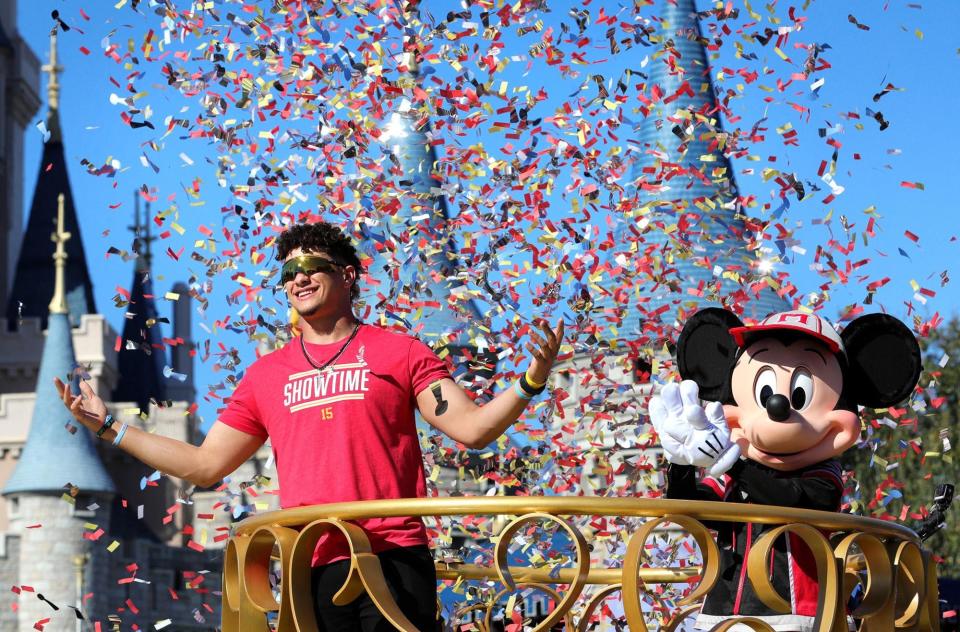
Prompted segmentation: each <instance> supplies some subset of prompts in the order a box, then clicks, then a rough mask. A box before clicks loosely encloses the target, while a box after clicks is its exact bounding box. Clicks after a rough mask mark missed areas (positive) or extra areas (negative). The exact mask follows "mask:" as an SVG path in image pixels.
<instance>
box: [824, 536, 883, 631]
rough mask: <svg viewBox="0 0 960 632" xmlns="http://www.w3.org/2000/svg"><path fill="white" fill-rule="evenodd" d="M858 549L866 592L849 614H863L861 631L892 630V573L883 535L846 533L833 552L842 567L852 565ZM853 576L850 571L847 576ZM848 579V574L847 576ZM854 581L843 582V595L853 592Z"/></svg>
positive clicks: (844, 596) (860, 616) (855, 580)
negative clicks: (881, 537) (882, 540)
mask: <svg viewBox="0 0 960 632" xmlns="http://www.w3.org/2000/svg"><path fill="white" fill-rule="evenodd" d="M855 549H856V550H858V551H859V552H858V553H857V555H859V556H861V557H860V559H861V560H862V562H863V565H864V569H863V573H864V578H863V587H864V594H863V598H862V600H861V601H860V604H859V605H858V606H857V607H856V608H855V609H854V610H853V612H851V613H850V614H851V615H852V616H854V617H856V618H862V619H863V623H861V624H860V629H859V632H883V631H889V630H892V629H893V627H894V622H893V614H894V602H893V599H891V597H892V596H893V574H892V572H891V571H892V568H891V565H890V555H889V554H888V553H887V548H886V546H884V544H883V542H881V541H880V538H877V537H875V536H872V535H870V534H869V533H862V532H856V533H851V534H848V535H845V536H843V537H842V538H841V539H840V540H839V542H838V543H837V545H836V547H835V548H834V555H835V556H836V559H837V561H838V562H839V563H840V568H841V569H847V568H850V567H851V566H852V565H853V557H854V555H855V552H854V551H855ZM849 576H851V573H850V572H847V577H849ZM845 579H846V577H845ZM853 580H854V582H856V583H860V579H859V576H857V575H853ZM852 584H853V582H850V583H848V582H846V581H845V582H844V589H843V591H842V592H841V593H840V595H839V596H840V597H843V598H846V597H848V596H849V595H850V592H851V589H852V587H853V586H852Z"/></svg>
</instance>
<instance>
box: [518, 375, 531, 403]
mask: <svg viewBox="0 0 960 632" xmlns="http://www.w3.org/2000/svg"><path fill="white" fill-rule="evenodd" d="M513 392H514V393H516V394H517V397H519V398H520V399H525V400H527V401H530V400H531V399H533V395H531V394H530V393H528V392H526V391H525V390H523V387H522V386H520V380H517V381H516V382H514V383H513Z"/></svg>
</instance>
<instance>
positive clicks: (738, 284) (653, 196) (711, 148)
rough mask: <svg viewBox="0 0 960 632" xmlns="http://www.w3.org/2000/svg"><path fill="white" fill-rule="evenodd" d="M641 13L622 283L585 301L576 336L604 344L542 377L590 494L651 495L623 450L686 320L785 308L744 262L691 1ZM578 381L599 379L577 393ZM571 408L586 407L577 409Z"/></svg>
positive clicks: (644, 436)
mask: <svg viewBox="0 0 960 632" xmlns="http://www.w3.org/2000/svg"><path fill="white" fill-rule="evenodd" d="M651 14H652V15H654V16H656V18H655V19H656V20H658V21H659V28H658V29H657V32H656V34H655V35H653V36H652V37H651V42H653V43H654V45H655V46H656V47H657V48H655V52H654V53H652V54H651V55H650V57H651V63H650V64H649V65H648V66H647V67H646V68H645V72H646V73H647V79H646V81H645V85H644V86H643V89H642V94H643V96H644V97H645V98H646V99H647V101H645V102H644V103H645V105H644V108H645V111H644V115H645V116H644V118H643V119H642V120H641V122H640V123H639V139H638V140H639V143H638V146H639V151H640V156H639V158H638V159H636V162H635V163H634V167H633V171H632V174H631V175H632V182H633V185H634V187H635V190H634V192H633V199H632V200H631V202H632V203H631V204H629V205H625V206H627V208H626V209H625V211H624V212H625V217H626V221H625V222H623V224H622V225H621V228H620V229H619V230H618V231H617V232H616V233H615V235H614V242H615V243H616V244H617V251H618V252H617V253H615V254H622V255H623V256H624V257H626V260H627V261H629V264H628V265H627V266H626V268H627V270H626V271H625V272H624V275H625V277H626V276H627V275H629V277H628V278H629V280H630V284H629V285H628V286H627V287H626V288H625V289H624V291H623V292H621V293H620V294H618V295H617V296H615V297H610V298H607V297H596V299H595V302H593V301H591V300H588V301H587V304H588V305H589V306H590V307H591V309H590V310H589V315H588V316H587V317H588V318H589V319H590V321H592V322H590V321H587V326H588V327H591V326H592V327H594V328H595V330H597V331H606V332H615V333H614V334H613V335H608V336H603V337H604V338H605V339H606V342H607V343H609V346H606V347H602V348H599V347H598V349H597V350H596V352H595V353H593V354H591V355H588V354H581V355H578V356H576V357H574V358H573V359H572V361H570V362H568V363H566V364H565V365H563V366H557V368H556V369H555V371H554V378H553V379H554V385H555V386H560V387H562V388H564V389H565V390H567V391H568V392H569V393H570V397H569V398H568V399H567V400H566V401H567V402H569V403H568V404H567V407H566V408H565V410H564V415H563V418H562V419H561V418H559V417H558V418H556V419H555V424H554V425H555V427H556V429H557V430H558V431H561V432H562V433H563V441H564V442H565V443H567V444H568V445H569V446H570V447H571V449H573V450H574V451H578V452H579V453H580V454H582V455H585V457H586V461H587V462H586V463H585V464H584V465H583V476H582V477H581V481H582V486H583V489H584V491H585V492H586V493H596V494H601V495H602V494H611V493H616V494H633V493H636V492H638V491H642V490H649V489H655V488H657V487H658V486H659V485H658V481H657V476H656V475H657V472H656V469H655V466H656V455H657V452H658V449H651V450H646V451H644V450H639V449H634V448H633V447H632V446H636V445H638V444H643V443H645V442H647V441H649V436H650V427H649V426H648V425H646V410H645V407H644V406H645V402H646V399H647V398H648V397H649V396H650V395H651V392H652V385H651V384H650V383H649V381H650V378H651V373H652V374H656V366H657V363H658V362H662V361H664V360H666V359H668V356H669V352H667V353H666V354H665V353H664V345H663V343H664V340H670V339H674V338H675V335H676V332H677V331H678V329H679V327H680V326H682V323H683V321H684V320H685V318H686V317H688V316H689V315H691V314H693V313H694V312H696V311H697V310H699V309H701V308H704V307H708V306H718V307H719V306H722V307H726V308H728V309H733V310H742V314H741V317H742V318H755V319H762V318H763V317H765V316H767V315H768V314H770V313H773V312H778V311H784V310H787V309H789V304H788V303H787V302H786V301H785V300H784V299H783V298H781V297H780V296H778V295H777V294H776V293H775V292H774V291H772V290H771V289H770V286H769V284H768V283H767V282H766V280H765V279H764V273H765V272H766V271H765V270H762V269H760V268H759V267H758V265H757V254H756V253H755V252H751V245H750V242H751V241H752V239H751V235H750V234H749V231H748V229H747V226H746V223H745V221H744V216H743V213H742V211H743V209H742V203H741V199H740V197H739V194H738V191H737V186H736V182H735V180H734V174H733V170H732V167H731V164H730V161H729V159H728V157H727V153H726V152H728V151H729V149H730V146H729V144H728V143H729V142H731V139H730V138H729V136H728V135H727V134H726V133H725V132H724V131H723V127H722V125H721V122H720V115H721V112H722V110H721V108H720V107H719V105H718V102H717V100H716V98H715V95H714V89H713V86H712V83H711V81H710V66H709V63H708V59H707V53H706V49H705V46H704V40H703V38H702V36H701V33H700V27H699V21H698V15H697V11H696V5H695V3H694V0H673V1H663V2H658V3H656V6H654V7H652V8H651ZM583 372H590V373H594V374H598V375H600V376H601V377H600V379H599V380H596V381H594V382H593V383H591V384H587V385H584V384H583V383H582V382H581V380H580V379H578V376H582V375H583ZM583 400H590V403H589V405H588V406H586V407H584V408H583V409H581V408H580V407H579V404H581V403H582V402H583ZM584 410H585V411H586V412H584ZM615 446H616V449H614V447H615Z"/></svg>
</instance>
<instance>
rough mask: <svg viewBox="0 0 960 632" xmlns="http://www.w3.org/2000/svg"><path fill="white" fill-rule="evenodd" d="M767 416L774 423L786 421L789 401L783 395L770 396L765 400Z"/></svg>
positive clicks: (788, 413) (788, 414) (788, 412)
mask: <svg viewBox="0 0 960 632" xmlns="http://www.w3.org/2000/svg"><path fill="white" fill-rule="evenodd" d="M766 409H767V416H768V417H770V419H772V420H774V421H786V420H787V419H788V418H789V417H790V400H789V399H787V398H786V397H784V396H783V395H771V396H770V398H769V399H767V405H766Z"/></svg>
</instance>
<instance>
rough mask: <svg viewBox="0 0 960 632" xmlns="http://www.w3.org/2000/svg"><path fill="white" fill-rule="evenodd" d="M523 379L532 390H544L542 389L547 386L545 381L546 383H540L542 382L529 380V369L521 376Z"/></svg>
mask: <svg viewBox="0 0 960 632" xmlns="http://www.w3.org/2000/svg"><path fill="white" fill-rule="evenodd" d="M523 377H525V378H526V379H527V384H529V385H530V386H532V387H533V388H534V389H537V388H544V387H545V386H546V385H547V381H546V380H544V381H542V382H534V381H533V380H531V379H530V369H527V372H526V373H524V374H523Z"/></svg>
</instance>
